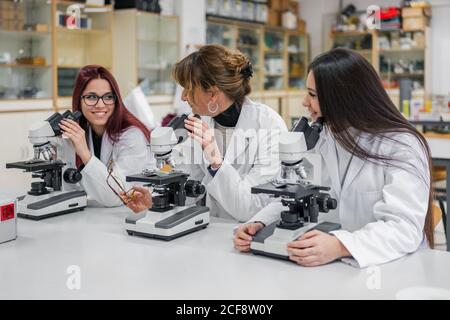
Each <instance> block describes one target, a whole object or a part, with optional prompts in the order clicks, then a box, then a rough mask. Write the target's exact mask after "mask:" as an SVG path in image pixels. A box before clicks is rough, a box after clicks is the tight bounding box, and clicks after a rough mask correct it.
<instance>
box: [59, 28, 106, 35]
mask: <svg viewBox="0 0 450 320" xmlns="http://www.w3.org/2000/svg"><path fill="white" fill-rule="evenodd" d="M56 31H57V32H61V33H71V34H81V35H83V34H96V35H109V34H110V32H109V31H108V30H96V29H67V28H64V27H61V26H58V27H56Z"/></svg>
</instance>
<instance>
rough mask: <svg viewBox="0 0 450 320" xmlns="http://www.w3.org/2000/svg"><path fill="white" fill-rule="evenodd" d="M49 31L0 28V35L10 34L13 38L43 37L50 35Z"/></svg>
mask: <svg viewBox="0 0 450 320" xmlns="http://www.w3.org/2000/svg"><path fill="white" fill-rule="evenodd" d="M51 34H52V33H51V32H50V31H45V32H42V31H17V30H0V36H11V37H14V38H17V37H19V38H21V39H24V38H30V37H31V38H35V37H36V38H44V37H48V36H50V35H51Z"/></svg>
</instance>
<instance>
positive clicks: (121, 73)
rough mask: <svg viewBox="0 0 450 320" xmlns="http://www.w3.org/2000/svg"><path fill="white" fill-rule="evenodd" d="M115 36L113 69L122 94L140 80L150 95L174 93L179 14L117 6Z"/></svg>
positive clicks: (169, 95) (177, 54)
mask: <svg viewBox="0 0 450 320" xmlns="http://www.w3.org/2000/svg"><path fill="white" fill-rule="evenodd" d="M113 37H114V48H113V61H114V63H113V65H114V72H115V75H116V78H117V80H118V82H119V86H120V89H121V92H122V95H123V96H125V95H126V94H127V93H129V92H130V91H131V90H132V89H133V88H134V87H136V86H137V85H138V84H139V85H140V86H141V88H142V89H143V91H144V93H145V94H146V96H148V97H150V96H152V97H160V96H164V97H173V94H174V92H175V83H174V81H173V80H172V77H171V72H172V68H173V65H174V64H175V63H176V62H177V61H178V58H179V21H178V17H175V16H160V15H157V14H153V13H148V12H141V11H138V10H136V9H127V10H117V11H115V12H114V26H113ZM124 48H127V50H124Z"/></svg>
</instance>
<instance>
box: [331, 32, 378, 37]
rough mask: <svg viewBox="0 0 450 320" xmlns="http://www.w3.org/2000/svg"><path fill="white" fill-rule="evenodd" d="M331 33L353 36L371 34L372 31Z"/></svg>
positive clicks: (340, 35)
mask: <svg viewBox="0 0 450 320" xmlns="http://www.w3.org/2000/svg"><path fill="white" fill-rule="evenodd" d="M331 35H333V36H336V37H355V36H365V35H372V33H371V32H370V31H339V32H331Z"/></svg>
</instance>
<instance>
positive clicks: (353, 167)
mask: <svg viewBox="0 0 450 320" xmlns="http://www.w3.org/2000/svg"><path fill="white" fill-rule="evenodd" d="M355 139H358V141H357V143H358V144H359V145H360V146H361V147H362V148H363V149H365V150H370V139H367V137H365V136H361V135H359V136H358V137H356V138H355ZM365 162H366V160H365V159H361V158H359V157H357V156H356V155H354V156H353V157H352V162H351V163H350V167H349V168H348V172H347V176H346V178H345V181H344V185H343V186H342V191H345V190H346V189H347V188H348V187H349V186H350V184H351V183H352V182H353V180H355V178H356V176H357V175H358V173H359V172H360V171H361V169H362V167H363V166H364V164H365Z"/></svg>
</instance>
